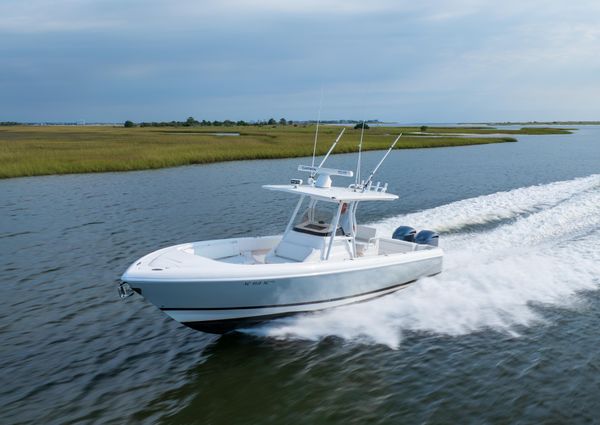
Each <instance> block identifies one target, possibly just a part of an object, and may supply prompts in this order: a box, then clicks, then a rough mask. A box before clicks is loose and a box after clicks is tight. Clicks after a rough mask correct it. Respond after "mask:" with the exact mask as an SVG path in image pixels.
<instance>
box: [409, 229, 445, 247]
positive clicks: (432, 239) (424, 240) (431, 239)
mask: <svg viewBox="0 0 600 425" xmlns="http://www.w3.org/2000/svg"><path fill="white" fill-rule="evenodd" d="M439 239H440V235H438V234H437V233H435V232H434V231H433V230H421V231H420V232H419V233H417V236H415V242H416V243H420V244H422V245H432V246H438V242H439Z"/></svg>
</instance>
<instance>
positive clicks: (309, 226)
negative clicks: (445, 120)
mask: <svg viewBox="0 0 600 425" xmlns="http://www.w3.org/2000/svg"><path fill="white" fill-rule="evenodd" d="M340 136H341V135H340ZM338 140H339V138H338ZM397 140H398V139H396V141H397ZM336 142H337V141H336ZM395 143H396V142H394V144H395ZM334 146H335V144H334ZM334 146H332V147H331V149H330V151H329V153H331V151H332V150H333V147H334ZM393 146H394V145H392V147H391V148H390V149H389V150H388V151H387V153H386V155H385V156H384V158H383V159H382V160H381V161H380V163H379V164H378V166H377V167H376V168H375V171H376V170H377V168H378V167H379V165H381V163H382V162H383V160H384V159H385V157H386V156H387V155H388V154H389V153H390V151H391V149H392V148H393ZM328 155H329V154H328ZM328 155H327V156H328ZM327 156H326V158H325V159H324V160H323V162H322V163H321V166H318V167H315V166H300V167H299V170H300V171H304V172H308V173H310V177H309V178H308V181H307V183H304V182H303V181H302V180H300V179H294V180H292V181H291V184H287V185H267V186H263V187H264V188H265V189H268V190H273V191H280V192H286V193H289V194H292V195H296V196H298V197H299V199H298V202H297V204H296V207H295V209H294V211H293V213H292V216H291V218H290V221H289V223H288V224H287V228H286V229H285V231H284V232H283V234H282V235H277V236H266V237H247V238H235V239H220V240H210V241H202V242H192V243H185V244H181V245H176V246H171V247H168V248H163V249H160V250H158V251H155V252H153V253H151V254H148V255H146V256H145V257H142V258H140V259H139V260H137V261H136V262H135V263H133V264H132V265H131V266H130V267H129V269H127V271H126V272H125V274H123V276H122V277H121V281H122V282H121V284H120V287H119V292H120V294H121V296H122V297H126V296H128V295H131V294H133V293H134V292H137V293H138V294H140V295H141V296H143V297H144V298H145V299H147V300H148V301H150V302H151V303H153V304H154V305H156V306H157V307H158V308H160V309H161V310H162V311H164V312H165V313H166V314H168V315H169V316H171V317H172V318H173V319H175V320H177V321H179V322H181V323H183V324H184V325H186V326H189V327H191V328H193V329H197V330H200V331H204V332H211V333H224V332H227V331H230V330H234V329H236V328H240V327H247V326H250V325H253V324H256V323H260V322H263V321H265V320H268V319H271V318H275V317H281V316H285V315H289V314H294V313H300V312H310V311H315V310H322V309H326V308H331V307H337V306H341V305H345V304H349V303H355V302H360V301H366V300H369V299H372V298H375V297H379V296H382V295H386V294H389V293H391V292H394V291H397V290H399V289H401V288H404V287H406V286H407V285H409V284H410V283H412V282H415V281H416V280H417V279H419V278H420V277H423V276H430V275H434V274H437V273H439V272H441V270H442V257H443V252H442V250H441V249H440V248H438V247H437V235H436V234H435V233H434V232H431V231H427V230H424V231H421V232H419V233H418V234H416V232H415V230H414V229H412V228H409V227H400V228H398V229H397V230H396V232H395V233H394V236H393V237H385V236H380V235H378V234H377V231H376V229H375V228H373V227H369V226H363V225H358V224H357V223H356V210H357V207H358V206H359V203H360V202H366V201H394V200H396V199H397V198H398V197H397V196H396V195H392V194H390V193H388V192H387V184H385V185H381V184H380V183H377V184H373V183H372V181H371V180H372V176H373V175H374V172H373V173H371V176H370V177H369V179H368V180H367V181H363V182H360V183H358V182H355V183H354V184H351V185H349V186H347V187H335V186H332V176H339V177H352V176H353V175H354V173H353V172H352V171H346V170H334V169H328V168H323V167H322V165H323V163H324V162H325V160H326V159H327Z"/></svg>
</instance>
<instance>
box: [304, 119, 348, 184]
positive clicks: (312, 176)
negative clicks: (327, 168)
mask: <svg viewBox="0 0 600 425" xmlns="http://www.w3.org/2000/svg"><path fill="white" fill-rule="evenodd" d="M344 131H346V128H345V127H344V128H342V131H341V132H340V134H339V135H338V137H337V139H335V142H333V144H332V145H331V147H330V148H329V151H327V155H325V158H323V161H321V163H320V164H319V166H318V167H317V168H316V170H315V171H314V172H313V173H311V175H310V177H311V178H314V177H315V176H316V175H317V173H318V172H319V170H320V169H321V168H322V167H323V164H325V161H327V158H329V155H330V154H331V152H332V151H333V149H334V148H335V145H337V143H338V142H339V141H340V139H341V138H342V135H343V134H344ZM313 164H314V162H313ZM313 167H314V165H313Z"/></svg>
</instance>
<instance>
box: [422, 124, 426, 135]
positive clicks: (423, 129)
mask: <svg viewBox="0 0 600 425" xmlns="http://www.w3.org/2000/svg"><path fill="white" fill-rule="evenodd" d="M426 131H427V126H426V125H422V126H421V133H424V132H426Z"/></svg>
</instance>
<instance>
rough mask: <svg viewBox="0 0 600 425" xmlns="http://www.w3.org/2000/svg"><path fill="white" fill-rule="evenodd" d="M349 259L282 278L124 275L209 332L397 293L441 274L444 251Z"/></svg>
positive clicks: (140, 290)
mask: <svg viewBox="0 0 600 425" xmlns="http://www.w3.org/2000/svg"><path fill="white" fill-rule="evenodd" d="M438 251H439V252H438ZM394 257H395V258H394ZM345 263H346V267H345V268H344V270H343V271H340V270H337V271H327V272H318V271H316V269H315V268H314V267H309V268H307V269H306V271H305V272H304V273H298V274H296V275H294V276H288V277H279V276H278V277H277V278H269V277H261V278H252V279H230V280H152V281H150V280H147V281H144V280H136V279H127V277H126V276H124V279H123V280H124V281H127V282H128V283H129V284H130V285H131V286H132V287H133V288H134V290H135V291H136V292H138V293H140V294H141V295H142V296H144V297H145V298H146V299H148V300H149V301H150V302H152V303H153V304H155V305H156V306H157V307H159V308H160V309H161V310H162V311H163V312H165V313H166V314H168V315H169V316H170V317H172V318H173V319H175V320H177V321H178V322H181V323H183V324H184V325H186V326H189V327H190V328H193V329H197V330H201V331H204V332H210V333H224V332H228V331H231V330H234V329H237V328H240V327H247V326H251V325H255V324H257V323H260V322H264V321H265V320H270V319H273V318H277V317H283V316H287V315H291V314H297V313H302V312H310V311H317V310H323V309H328V308H333V307H339V306H342V305H346V304H351V303H356V302H362V301H366V300H369V299H372V298H376V297H380V296H383V295H386V294H389V293H391V292H395V291H397V290H399V289H402V288H404V287H406V286H408V285H409V284H410V283H412V282H414V281H416V280H417V279H419V278H420V277H424V276H430V275H434V274H437V273H439V272H440V271H441V269H442V254H441V250H433V251H429V252H422V253H419V254H418V255H415V256H413V255H410V254H404V255H402V256H390V257H389V258H388V263H387V264H381V260H380V261H379V263H378V264H371V265H369V264H361V262H360V261H351V262H345ZM248 267H255V266H248ZM259 267H260V266H259Z"/></svg>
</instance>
